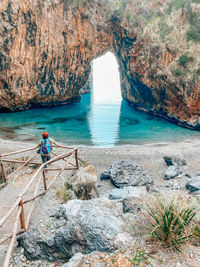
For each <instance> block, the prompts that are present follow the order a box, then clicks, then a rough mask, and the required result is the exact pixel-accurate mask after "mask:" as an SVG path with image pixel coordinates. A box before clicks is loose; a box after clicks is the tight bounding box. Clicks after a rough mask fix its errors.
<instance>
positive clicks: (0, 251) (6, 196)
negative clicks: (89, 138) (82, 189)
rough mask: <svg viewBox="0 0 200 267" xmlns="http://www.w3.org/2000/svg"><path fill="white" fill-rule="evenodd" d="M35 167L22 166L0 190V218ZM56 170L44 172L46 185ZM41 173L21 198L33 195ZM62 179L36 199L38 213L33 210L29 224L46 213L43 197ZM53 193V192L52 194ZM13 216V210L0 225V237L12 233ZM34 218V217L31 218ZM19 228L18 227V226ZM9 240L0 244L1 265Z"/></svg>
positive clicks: (61, 182)
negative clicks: (0, 225)
mask: <svg viewBox="0 0 200 267" xmlns="http://www.w3.org/2000/svg"><path fill="white" fill-rule="evenodd" d="M63 165H64V161H62V162H61V161H60V162H56V163H53V164H51V165H50V166H51V167H62V166H63ZM36 170H37V169H33V168H31V167H24V168H23V169H22V170H21V171H19V173H17V174H16V175H15V176H14V177H11V178H10V180H9V182H8V184H7V185H6V186H5V187H4V188H2V189H1V190H0V203H1V205H0V219H1V218H2V217H3V216H4V215H5V214H6V213H7V212H8V210H9V209H10V208H11V207H12V206H13V204H14V203H15V201H16V200H17V197H18V196H19V195H20V193H21V192H22V191H23V189H24V188H25V187H26V185H27V184H28V182H29V181H30V179H31V178H32V176H33V175H34V173H35V172H36ZM57 172H58V171H48V173H47V174H45V176H46V179H47V185H48V184H49V183H50V182H51V181H52V180H53V178H54V176H55V175H56V174H57ZM40 176H41V174H40V175H39V176H38V177H37V178H36V180H35V181H34V182H33V183H32V185H31V187H30V189H29V190H28V191H27V193H26V194H25V195H24V197H23V200H26V199H29V198H31V197H32V196H33V193H34V190H35V187H36V184H37V181H38V179H39V177H40ZM62 184H63V181H62V179H60V177H58V179H57V181H56V182H55V184H54V185H53V186H52V188H51V189H50V190H49V191H48V192H47V194H46V195H47V196H46V195H45V196H43V197H40V199H38V200H36V205H35V209H36V210H38V211H39V212H38V213H39V214H37V212H36V211H35V210H34V211H33V214H32V217H31V222H30V226H31V225H33V223H36V224H37V221H38V216H40V217H42V213H43V214H44V215H46V214H48V213H47V210H46V208H47V207H49V206H48V205H46V204H45V201H44V200H45V199H48V202H49V198H50V195H52V192H54V191H56V190H57V188H58V187H59V186H62ZM43 190H44V187H43V182H42V181H41V183H40V186H39V192H43ZM53 195H55V194H53ZM30 207H31V203H27V204H25V205H24V212H25V219H26V218H27V215H28V212H29V210H30ZM15 216H16V212H14V213H13V214H12V215H11V216H10V217H9V219H8V220H7V221H6V222H5V223H4V225H3V226H2V227H0V239H2V238H4V237H6V236H7V235H9V234H10V233H12V229H13V224H14V222H15ZM33 218H34V219H33ZM19 229H20V228H19ZM8 244H9V242H5V243H3V244H2V245H0V266H3V262H4V259H5V255H6V251H7V246H8Z"/></svg>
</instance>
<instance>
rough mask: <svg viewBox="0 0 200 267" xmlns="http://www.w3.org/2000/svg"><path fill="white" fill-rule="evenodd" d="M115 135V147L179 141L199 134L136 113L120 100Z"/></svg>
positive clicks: (139, 112)
mask: <svg viewBox="0 0 200 267" xmlns="http://www.w3.org/2000/svg"><path fill="white" fill-rule="evenodd" d="M117 134H118V137H117V138H116V142H115V145H123V144H144V143H149V142H160V141H161V142H165V141H166V142H167V141H180V140H183V139H185V138H187V137H191V136H198V135H199V132H198V131H193V130H190V129H186V128H183V127H180V126H178V125H176V124H174V123H171V122H169V121H166V120H164V119H162V118H160V117H155V116H152V115H149V114H146V113H144V112H141V111H138V110H136V109H134V108H133V107H131V106H130V105H129V104H128V103H127V102H126V101H125V100H122V102H121V110H120V116H119V123H118V133H117Z"/></svg>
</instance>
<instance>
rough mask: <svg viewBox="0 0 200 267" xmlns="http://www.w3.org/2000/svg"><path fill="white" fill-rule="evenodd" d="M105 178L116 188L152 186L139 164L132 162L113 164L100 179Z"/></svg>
mask: <svg viewBox="0 0 200 267" xmlns="http://www.w3.org/2000/svg"><path fill="white" fill-rule="evenodd" d="M102 177H103V178H102ZM105 177H106V179H107V178H109V179H110V180H111V182H112V183H113V184H114V185H115V186H116V187H118V188H122V187H124V186H140V185H146V184H153V182H152V179H151V177H150V176H149V174H147V173H146V172H145V171H144V169H143V168H142V166H141V165H140V164H138V163H136V162H134V161H132V160H122V161H120V162H116V163H113V164H112V165H111V167H110V168H109V169H107V170H106V171H105V172H103V173H102V175H101V179H105Z"/></svg>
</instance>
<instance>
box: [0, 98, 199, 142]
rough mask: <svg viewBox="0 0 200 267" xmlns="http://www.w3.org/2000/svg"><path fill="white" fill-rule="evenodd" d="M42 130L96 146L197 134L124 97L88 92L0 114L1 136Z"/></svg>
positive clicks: (31, 137) (29, 136) (33, 135)
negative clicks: (100, 99)
mask: <svg viewBox="0 0 200 267" xmlns="http://www.w3.org/2000/svg"><path fill="white" fill-rule="evenodd" d="M44 130H45V131H47V132H49V133H50V135H51V136H52V137H53V138H54V139H55V140H56V141H58V142H59V141H60V142H63V143H67V144H69V145H86V146H96V147H111V146H115V145H124V144H144V143H150V142H165V141H175V142H176V141H180V140H184V139H187V138H191V137H198V136H199V131H193V130H189V129H186V128H182V127H179V126H178V125H176V124H173V123H170V122H168V121H166V120H163V119H161V118H158V117H153V116H150V115H148V114H145V113H143V112H139V111H136V110H135V109H133V108H132V107H131V106H129V105H128V104H127V103H126V102H125V101H121V103H120V102H119V103H118V104H114V103H110V104H109V103H95V102H94V101H93V98H92V95H90V94H86V95H83V96H82V101H81V102H80V103H73V104H70V105H65V106H59V107H52V108H38V109H31V110H27V111H22V112H16V113H1V114H0V137H3V138H6V139H12V140H19V141H24V140H26V141H34V142H37V141H38V140H39V139H40V136H41V133H42V132H43V131H44Z"/></svg>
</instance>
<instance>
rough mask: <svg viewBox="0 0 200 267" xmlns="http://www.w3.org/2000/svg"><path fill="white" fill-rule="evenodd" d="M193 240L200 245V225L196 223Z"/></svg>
mask: <svg viewBox="0 0 200 267" xmlns="http://www.w3.org/2000/svg"><path fill="white" fill-rule="evenodd" d="M193 242H194V244H195V245H196V246H200V226H199V225H196V226H195V227H194V231H193Z"/></svg>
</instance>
